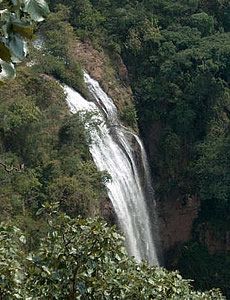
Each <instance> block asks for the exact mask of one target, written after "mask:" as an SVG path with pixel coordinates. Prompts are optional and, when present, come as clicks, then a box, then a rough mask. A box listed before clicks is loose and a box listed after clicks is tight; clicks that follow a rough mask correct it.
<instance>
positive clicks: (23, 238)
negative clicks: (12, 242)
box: [19, 235, 26, 244]
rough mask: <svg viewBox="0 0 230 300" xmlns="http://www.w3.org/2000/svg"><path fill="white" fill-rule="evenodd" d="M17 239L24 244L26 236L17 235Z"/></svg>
mask: <svg viewBox="0 0 230 300" xmlns="http://www.w3.org/2000/svg"><path fill="white" fill-rule="evenodd" d="M19 240H20V241H21V242H22V243H23V244H26V238H25V237H24V235H21V236H20V237H19Z"/></svg>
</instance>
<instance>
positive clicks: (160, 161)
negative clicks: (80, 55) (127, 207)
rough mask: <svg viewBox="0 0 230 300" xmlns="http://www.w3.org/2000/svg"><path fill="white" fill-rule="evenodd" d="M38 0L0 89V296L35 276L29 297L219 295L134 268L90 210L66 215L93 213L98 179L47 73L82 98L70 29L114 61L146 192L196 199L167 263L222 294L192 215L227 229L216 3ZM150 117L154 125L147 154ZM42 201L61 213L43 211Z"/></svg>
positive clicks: (223, 57) (16, 293)
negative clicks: (139, 140) (148, 173)
mask: <svg viewBox="0 0 230 300" xmlns="http://www.w3.org/2000/svg"><path fill="white" fill-rule="evenodd" d="M48 2H50V3H49V5H50V9H51V11H52V12H51V13H50V14H49V16H48V17H47V19H46V21H45V22H43V23H42V25H40V26H39V27H38V28H36V30H37V35H39V36H41V37H42V39H41V41H42V43H43V49H42V50H41V49H40V50H39V49H35V48H33V47H31V49H30V54H29V56H28V58H27V59H25V60H23V62H22V63H21V64H19V65H18V67H17V77H16V78H15V79H14V80H13V81H10V82H7V84H5V85H4V86H2V87H1V88H0V100H1V101H0V119H1V122H0V162H2V164H1V168H0V192H1V200H0V210H1V214H0V221H3V223H2V225H1V228H0V233H1V245H3V246H2V247H3V248H4V249H5V250H4V251H5V252H2V253H1V254H0V255H1V261H5V262H9V263H10V262H12V263H10V264H11V267H10V269H9V267H8V266H9V265H7V264H6V263H5V265H4V266H3V268H2V270H3V271H1V272H3V276H2V279H1V282H0V298H1V299H17V298H19V299H20V297H21V298H22V299H24V298H23V297H26V296H27V295H29V294H28V293H31V292H32V291H33V287H34V285H35V284H36V285H37V287H38V288H37V289H34V291H33V292H34V293H35V294H34V297H38V299H44V298H45V297H46V298H47V299H68V298H70V299H75V298H76V297H80V296H79V295H81V296H82V298H81V299H99V298H101V299H134V298H136V299H145V297H147V298H146V299H151V298H153V299H182V298H183V297H184V298H185V299H221V296H220V295H219V294H218V292H210V293H209V294H208V293H207V294H206V295H205V294H202V293H198V292H197V293H196V292H193V291H192V289H191V288H190V286H189V285H188V283H187V282H186V281H184V280H182V278H181V277H180V275H178V273H177V272H174V273H170V272H168V271H166V270H164V269H157V268H151V267H149V266H147V265H146V264H143V265H137V264H136V263H135V262H134V261H133V260H132V259H129V258H128V257H127V255H126V253H124V250H123V248H122V247H121V244H122V242H121V238H120V236H119V234H118V233H116V232H115V230H114V229H113V228H109V227H106V225H105V224H104V223H103V222H102V221H100V220H98V219H88V220H83V219H81V218H78V219H75V218H76V217H77V216H78V215H81V216H82V217H83V218H85V217H94V216H95V215H97V214H102V209H101V207H102V206H103V203H104V202H105V201H106V197H107V196H106V191H105V183H106V182H107V181H108V180H110V177H109V174H105V173H103V172H99V171H97V169H96V167H95V165H94V164H93V162H92V159H91V156H90V152H89V145H90V143H91V142H92V141H90V139H89V135H88V134H87V131H86V130H85V127H84V123H85V122H87V120H88V118H89V117H90V116H87V115H84V116H83V118H82V115H79V114H76V115H71V114H70V113H69V110H68V107H67V105H66V102H65V94H64V92H63V89H62V88H61V87H60V85H59V83H58V82H57V80H58V81H59V82H61V83H62V82H64V83H66V84H68V85H69V86H72V87H73V88H75V89H76V90H77V91H79V92H80V93H81V94H83V95H84V96H85V97H87V89H86V88H85V86H84V82H83V78H82V66H81V64H80V63H79V62H78V60H77V57H74V56H73V51H72V50H73V49H74V47H75V39H76V38H77V39H80V40H81V41H83V42H89V41H90V43H92V45H93V47H94V48H95V49H97V50H99V51H100V50H102V49H104V50H106V51H107V52H108V53H110V54H111V56H112V55H113V54H118V55H121V57H122V58H123V61H124V63H125V65H126V66H127V68H128V71H129V81H130V85H131V87H132V90H133V93H134V100H135V109H134V108H133V107H131V109H124V112H125V113H124V116H123V117H124V119H125V120H126V121H127V123H129V125H132V124H133V123H135V121H136V117H137V121H138V124H139V128H140V132H141V135H142V137H143V138H144V142H145V145H146V148H147V150H148V152H149V159H150V165H151V170H152V174H153V178H154V183H155V189H156V197H157V199H158V201H159V202H162V201H165V200H166V199H167V198H168V197H170V195H172V194H176V195H179V196H178V197H179V198H180V199H181V200H182V199H184V196H185V195H186V194H191V195H198V196H199V199H200V201H201V209H200V213H199V217H198V219H197V220H196V223H195V224H194V234H193V240H191V241H190V243H189V244H188V245H186V247H185V248H184V250H183V253H182V255H181V258H180V260H179V262H178V265H177V266H176V268H179V269H180V271H181V272H182V274H183V275H184V276H185V277H187V278H193V279H196V281H195V286H196V287H198V288H199V289H203V290H204V289H211V288H212V287H218V288H220V289H221V290H222V291H223V293H224V294H225V295H227V296H229V295H230V286H229V282H228V278H229V275H230V274H229V267H230V256H229V254H228V253H224V254H219V253H216V254H214V255H211V254H210V253H209V252H208V250H207V248H206V246H205V245H203V244H202V245H201V242H200V240H199V236H198V233H197V232H198V228H199V226H200V224H205V226H206V227H207V228H210V229H211V230H214V231H216V232H219V233H220V234H221V233H223V234H224V233H226V232H228V230H229V211H230V201H229V199H230V168H229V163H228V155H229V152H230V139H229V118H230V86H229V84H230V73H229V72H230V60H229V59H230V3H229V1H227V0H209V1H208V0H183V1H182V0H155V1H150V0H142V1H129V0H121V1H114V0H81V1H80V0H75V1H74V0H53V1H48ZM124 84H127V83H124ZM154 124H160V128H161V131H160V137H159V139H158V141H157V144H156V145H154V147H155V148H156V150H155V153H154V155H153V154H152V152H151V147H153V145H151V143H150V142H149V135H151V128H153V127H154ZM90 130H97V124H91V127H90ZM54 202H59V203H60V204H59V209H60V211H61V212H62V213H61V212H56V213H54V212H53V211H52V213H51V212H50V211H49V209H50V207H51V208H52V205H51V206H50V205H49V204H48V203H54ZM52 209H53V208H52ZM46 210H47V211H48V212H47V211H46ZM38 212H40V213H38ZM41 212H42V213H41ZM44 214H45V216H44ZM54 215H55V216H54ZM67 215H68V216H67ZM69 217H72V218H73V219H70V218H69ZM8 222H10V223H8ZM15 226H17V227H15ZM19 228H20V229H19ZM92 228H94V229H92ZM94 230H95V232H96V233H95V235H97V236H98V238H99V239H100V237H101V240H99V241H98V244H95V245H94V244H92V240H93V238H92V239H91V240H90V238H88V239H87V237H86V235H87V234H88V233H89V232H91V233H92V235H93V232H94ZM75 233H77V234H78V236H79V238H77V237H75V238H73V236H74V234H75ZM95 235H94V238H95ZM24 236H25V238H24ZM63 236H64V240H63ZM65 239H66V241H65ZM75 239H76V240H75ZM109 240H111V242H110V241H109ZM25 241H27V242H26V243H25ZM83 243H84V247H85V248H84V247H83V246H82V247H83V248H79V245H82V244H83ZM66 244H67V245H66ZM39 245H40V247H38V246H39ZM97 245H98V247H99V248H100V249H103V251H104V252H103V251H102V252H101V256H102V257H99V256H98V252H97V251H98V248H97ZM66 246H67V247H66ZM94 247H95V248H94ZM109 247H112V248H109ZM113 247H114V248H113ZM108 249H112V250H111V253H110V251H109V250H108ZM78 251H81V255H79V252H78ZM90 251H92V257H90V256H88V253H89V252H90ZM29 253H30V256H28V257H29V258H28V257H27V258H26V255H29ZM70 253H71V255H70ZM83 254H84V255H83ZM68 256H69V257H68ZM60 257H62V259H61V260H59V258H60ZM79 260H81V261H80V262H79ZM78 262H79V265H78ZM75 264H77V266H75ZM105 265H106V266H107V265H109V266H110V267H109V268H106V269H105ZM115 265H116V266H117V265H119V268H115ZM5 266H6V267H5ZM169 267H170V266H169ZM4 268H5V269H4ZM67 269H68V271H69V273H68V278H67V277H66V276H64V275H63V273H65V272H66V270H67ZM137 271H138V272H137ZM4 272H5V273H4ZM65 275H66V274H65ZM64 278H65V280H66V281H64ZM76 278H77V280H76ZM86 278H88V279H87V280H86ZM151 278H152V279H151ZM161 278H162V280H161ZM160 282H161V283H163V284H162V285H161V283H160ZM156 286H158V287H159V290H157V289H156ZM60 291H61V292H62V295H60V294H58V293H60ZM36 293H37V294H36ZM152 293H156V294H152ZM39 297H40V298H39ZM95 297H96V298H95ZM186 297H187V298H186ZM205 297H206V298H205ZM79 299H80V298H79Z"/></svg>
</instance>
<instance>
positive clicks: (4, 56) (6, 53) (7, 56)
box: [0, 41, 11, 62]
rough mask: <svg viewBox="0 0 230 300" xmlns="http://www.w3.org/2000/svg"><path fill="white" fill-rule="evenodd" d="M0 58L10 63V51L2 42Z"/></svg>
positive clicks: (0, 42) (0, 44) (0, 43)
mask: <svg viewBox="0 0 230 300" xmlns="http://www.w3.org/2000/svg"><path fill="white" fill-rule="evenodd" d="M0 58H1V59H2V60H4V61H6V62H10V61H11V54H10V50H9V49H8V48H7V47H6V45H5V44H4V42H3V41H0Z"/></svg>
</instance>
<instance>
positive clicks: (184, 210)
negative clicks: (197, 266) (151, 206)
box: [158, 195, 200, 265]
mask: <svg viewBox="0 0 230 300" xmlns="http://www.w3.org/2000/svg"><path fill="white" fill-rule="evenodd" d="M199 208H200V201H199V198H198V197H197V196H192V195H186V197H185V198H184V199H183V201H181V200H180V199H178V198H169V199H167V200H166V201H164V202H163V203H160V204H158V221H159V232H160V240H161V245H162V251H163V255H164V256H165V257H166V259H169V260H172V261H170V262H169V263H170V264H171V265H174V264H176V261H177V259H178V258H179V255H180V252H181V250H182V247H183V245H184V244H185V243H187V242H188V241H189V240H190V239H191V238H192V228H193V222H194V220H195V219H196V218H197V217H198V213H199ZM175 251H176V252H177V253H175ZM172 253H173V255H172Z"/></svg>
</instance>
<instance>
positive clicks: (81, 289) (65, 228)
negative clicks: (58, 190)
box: [0, 203, 225, 300]
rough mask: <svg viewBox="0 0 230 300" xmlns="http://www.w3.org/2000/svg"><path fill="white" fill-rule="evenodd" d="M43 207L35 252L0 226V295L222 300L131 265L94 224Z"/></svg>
mask: <svg viewBox="0 0 230 300" xmlns="http://www.w3.org/2000/svg"><path fill="white" fill-rule="evenodd" d="M57 207H58V204H57V203H53V204H51V205H48V204H44V205H43V207H42V208H41V209H40V210H39V211H38V214H41V213H43V214H44V213H45V215H44V217H45V218H46V220H47V222H48V224H49V230H48V234H47V236H46V237H44V238H42V239H41V240H40V243H39V247H38V249H37V250H36V251H33V252H31V253H29V254H26V253H25V251H24V253H23V248H24V245H25V243H26V240H25V237H24V235H23V234H22V232H21V231H20V230H19V229H17V227H15V226H13V225H11V224H5V225H4V224H3V223H1V225H0V247H1V249H2V251H1V255H0V263H1V264H0V271H1V272H0V274H1V275H0V279H1V281H0V282H1V284H0V295H1V297H5V299H6V298H7V297H10V299H23V298H27V297H28V298H29V297H31V298H33V299H35V298H36V299H50V298H52V299H151V298H152V299H202V300H204V299H207V300H208V299H225V298H224V296H222V295H221V293H220V292H219V291H218V290H211V291H208V292H197V291H194V290H193V289H192V288H191V286H190V284H189V281H188V280H185V279H182V277H181V276H180V274H179V273H178V272H177V271H175V272H169V271H166V270H165V269H163V268H158V267H154V266H150V265H148V264H147V263H146V262H142V263H140V264H138V263H136V262H135V260H134V259H133V258H129V257H128V255H127V253H126V251H125V249H124V248H123V237H121V236H120V234H119V233H118V232H117V230H116V229H115V228H114V227H108V226H107V224H106V223H105V222H104V221H102V220H101V219H100V218H94V219H92V218H88V219H81V218H77V219H71V218H70V217H68V216H67V215H65V214H63V213H60V212H58V211H57Z"/></svg>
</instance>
